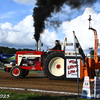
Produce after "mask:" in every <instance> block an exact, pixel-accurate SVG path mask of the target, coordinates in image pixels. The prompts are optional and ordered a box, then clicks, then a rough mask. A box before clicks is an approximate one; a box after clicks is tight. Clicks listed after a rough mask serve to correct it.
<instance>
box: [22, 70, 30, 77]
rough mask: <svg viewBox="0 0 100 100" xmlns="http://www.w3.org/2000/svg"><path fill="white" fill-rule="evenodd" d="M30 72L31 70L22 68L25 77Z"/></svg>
mask: <svg viewBox="0 0 100 100" xmlns="http://www.w3.org/2000/svg"><path fill="white" fill-rule="evenodd" d="M28 74H29V70H25V69H22V75H21V76H23V77H25V76H27V75H28Z"/></svg>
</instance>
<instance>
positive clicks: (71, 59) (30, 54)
mask: <svg viewBox="0 0 100 100" xmlns="http://www.w3.org/2000/svg"><path fill="white" fill-rule="evenodd" d="M90 21H91V18H89V22H90ZM89 29H90V30H93V32H94V40H95V41H94V59H92V58H89V57H85V54H84V52H83V50H82V48H81V46H80V43H79V41H78V39H77V37H76V36H75V34H74V41H75V51H70V52H68V51H66V50H65V48H66V44H67V43H66V42H67V38H65V39H64V42H63V44H62V50H53V51H51V52H49V53H48V52H44V51H18V52H16V64H13V65H12V66H10V67H5V71H7V72H10V73H11V75H12V76H13V77H14V78H19V77H21V76H27V75H28V73H29V71H30V70H32V71H43V72H44V74H45V75H46V76H47V77H48V78H49V79H63V78H77V67H78V72H79V78H80V79H82V78H84V77H85V76H89V77H90V79H92V78H94V75H95V69H100V62H98V57H97V47H98V43H97V42H98V39H97V32H96V30H95V29H93V28H91V27H89ZM76 54H77V56H76ZM76 57H77V62H76Z"/></svg>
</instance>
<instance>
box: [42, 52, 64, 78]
mask: <svg viewBox="0 0 100 100" xmlns="http://www.w3.org/2000/svg"><path fill="white" fill-rule="evenodd" d="M43 70H44V74H45V75H46V76H47V77H48V78H49V79H51V80H53V79H63V78H64V76H65V71H64V53H63V52H53V53H51V54H50V55H48V56H47V58H46V59H45V62H44V68H43Z"/></svg>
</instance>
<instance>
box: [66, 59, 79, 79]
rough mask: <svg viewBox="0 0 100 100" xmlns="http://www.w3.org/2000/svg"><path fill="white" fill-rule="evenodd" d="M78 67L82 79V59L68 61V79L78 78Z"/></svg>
mask: <svg viewBox="0 0 100 100" xmlns="http://www.w3.org/2000/svg"><path fill="white" fill-rule="evenodd" d="M77 65H78V75H79V76H78V77H79V78H80V59H77V63H76V59H66V78H77Z"/></svg>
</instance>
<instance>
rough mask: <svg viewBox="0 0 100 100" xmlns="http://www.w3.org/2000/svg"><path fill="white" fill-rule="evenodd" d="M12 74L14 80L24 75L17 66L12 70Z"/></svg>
mask: <svg viewBox="0 0 100 100" xmlns="http://www.w3.org/2000/svg"><path fill="white" fill-rule="evenodd" d="M10 73H11V75H12V76H13V77H14V78H19V77H20V76H21V74H22V69H21V68H20V67H19V66H15V67H12V68H11V71H10Z"/></svg>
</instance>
